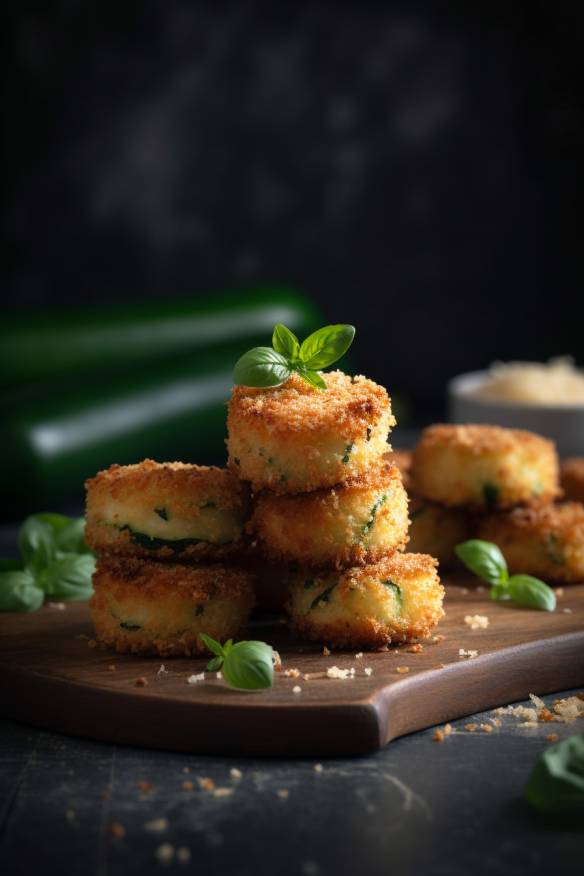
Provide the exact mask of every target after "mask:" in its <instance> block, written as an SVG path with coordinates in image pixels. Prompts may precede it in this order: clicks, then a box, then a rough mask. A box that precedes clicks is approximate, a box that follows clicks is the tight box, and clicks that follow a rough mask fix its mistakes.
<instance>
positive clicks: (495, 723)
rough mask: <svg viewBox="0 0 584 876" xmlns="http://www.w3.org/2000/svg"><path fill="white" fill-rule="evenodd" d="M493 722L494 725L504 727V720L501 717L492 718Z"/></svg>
mask: <svg viewBox="0 0 584 876" xmlns="http://www.w3.org/2000/svg"><path fill="white" fill-rule="evenodd" d="M491 724H492V725H493V727H502V726H503V722H502V721H501V719H500V718H491Z"/></svg>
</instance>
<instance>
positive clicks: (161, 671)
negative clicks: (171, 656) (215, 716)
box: [156, 663, 169, 677]
mask: <svg viewBox="0 0 584 876" xmlns="http://www.w3.org/2000/svg"><path fill="white" fill-rule="evenodd" d="M168 674H169V673H168V669H167V668H166V666H165V665H164V663H161V664H160V669H159V670H158V672H157V673H156V675H158V676H159V677H160V676H161V675H168Z"/></svg>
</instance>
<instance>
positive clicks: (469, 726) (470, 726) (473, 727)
mask: <svg viewBox="0 0 584 876" xmlns="http://www.w3.org/2000/svg"><path fill="white" fill-rule="evenodd" d="M478 726H479V725H478V724H465V725H464V729H465V730H468V732H469V733H474V732H475V730H476V729H477V727H478Z"/></svg>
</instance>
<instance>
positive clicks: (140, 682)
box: [134, 675, 148, 687]
mask: <svg viewBox="0 0 584 876" xmlns="http://www.w3.org/2000/svg"><path fill="white" fill-rule="evenodd" d="M134 684H135V685H136V687H146V685H147V684H148V679H147V678H144V676H143V675H141V676H140V677H139V678H137V679H136V680H135V681H134Z"/></svg>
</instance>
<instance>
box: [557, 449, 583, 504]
mask: <svg viewBox="0 0 584 876" xmlns="http://www.w3.org/2000/svg"><path fill="white" fill-rule="evenodd" d="M560 480H561V484H562V489H563V491H564V496H565V497H566V499H572V500H573V501H575V502H584V456H573V457H571V458H570V459H564V460H562V462H561V464H560Z"/></svg>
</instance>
